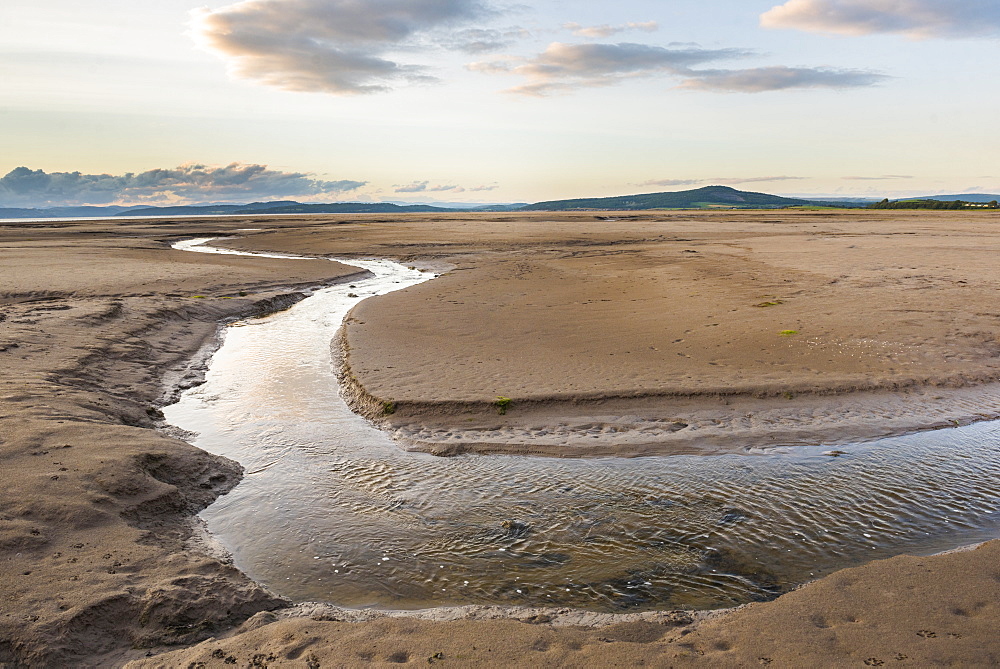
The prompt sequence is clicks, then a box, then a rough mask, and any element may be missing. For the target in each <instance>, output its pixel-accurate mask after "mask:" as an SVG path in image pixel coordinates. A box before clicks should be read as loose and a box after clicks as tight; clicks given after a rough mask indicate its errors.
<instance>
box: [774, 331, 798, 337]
mask: <svg viewBox="0 0 1000 669" xmlns="http://www.w3.org/2000/svg"><path fill="white" fill-rule="evenodd" d="M798 333H799V331H798V330H782V331H781V332H779V333H778V335H779V336H781V337H794V336H795V335H797V334H798Z"/></svg>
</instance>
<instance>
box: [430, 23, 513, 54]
mask: <svg viewBox="0 0 1000 669" xmlns="http://www.w3.org/2000/svg"><path fill="white" fill-rule="evenodd" d="M530 35H531V33H529V32H528V31H527V30H524V29H523V28H508V29H506V30H492V29H487V28H469V29H467V30H460V31H458V32H455V33H453V34H450V35H448V36H447V37H445V38H443V39H442V40H440V41H439V44H440V46H442V47H444V48H446V49H453V50H455V51H464V52H465V53H472V54H476V53H488V52H490V51H499V50H500V49H504V48H506V47H508V46H510V45H512V44H514V43H515V42H516V41H517V40H519V39H524V38H525V37H529V36H530Z"/></svg>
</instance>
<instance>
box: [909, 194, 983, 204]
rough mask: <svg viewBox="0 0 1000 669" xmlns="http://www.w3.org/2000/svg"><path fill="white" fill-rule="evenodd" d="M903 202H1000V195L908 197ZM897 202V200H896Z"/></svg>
mask: <svg viewBox="0 0 1000 669" xmlns="http://www.w3.org/2000/svg"><path fill="white" fill-rule="evenodd" d="M900 199H901V200H937V201H939V202H955V201H956V200H959V201H961V202H992V201H993V200H997V201H998V202H1000V195H995V194H994V195H989V194H986V193H963V194H960V195H924V196H923V197H906V198H900ZM894 201H895V200H894Z"/></svg>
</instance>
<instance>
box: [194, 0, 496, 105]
mask: <svg viewBox="0 0 1000 669" xmlns="http://www.w3.org/2000/svg"><path fill="white" fill-rule="evenodd" d="M494 13H495V12H493V10H491V9H489V8H488V7H487V6H486V5H485V4H483V3H482V2H480V0H243V1H242V2H237V3H235V4H232V5H228V6H225V7H222V8H219V9H216V10H210V9H200V10H196V11H195V12H194V13H193V24H192V32H191V34H192V36H193V37H194V38H195V40H196V41H198V42H199V43H200V44H201V45H202V46H203V47H205V48H207V49H209V50H211V51H214V52H215V53H217V54H219V55H221V56H222V57H223V58H224V59H225V60H226V61H227V63H228V65H229V72H230V75H231V76H233V77H235V78H238V79H247V80H250V81H255V82H258V83H261V84H264V85H266V86H273V87H275V88H281V89H284V90H288V91H299V92H322V93H332V94H336V95H352V94H362V93H377V92H381V91H386V90H389V89H390V88H391V87H392V86H393V85H396V84H398V83H400V82H411V83H412V82H427V81H433V80H434V78H433V77H431V76H430V75H428V74H427V70H426V68H425V67H423V66H421V65H419V64H411V63H401V62H397V61H396V60H392V59H390V57H389V55H388V54H389V52H392V51H400V50H403V51H406V50H412V49H413V47H414V46H416V45H418V44H421V43H423V44H424V46H426V42H428V41H430V42H434V41H435V40H437V41H438V42H439V43H442V44H443V43H446V42H447V41H448V40H447V39H446V35H447V34H448V31H449V30H453V29H459V28H460V27H461V26H462V25H463V24H466V23H469V22H472V21H476V20H482V19H484V18H486V17H488V16H491V15H492V14H494ZM442 33H443V34H442ZM451 40H452V42H453V43H454V44H457V45H464V47H458V48H464V49H465V50H470V49H471V50H473V51H475V50H480V51H482V50H488V49H489V48H493V47H494V46H496V45H500V44H501V42H502V41H503V40H502V35H495V34H493V33H490V32H489V31H481V32H476V31H475V30H474V31H473V32H471V33H470V32H468V31H466V33H465V36H464V37H463V33H462V32H461V31H460V30H459V32H457V33H456V34H455V35H453V36H452V37H451Z"/></svg>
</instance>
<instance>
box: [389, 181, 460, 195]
mask: <svg viewBox="0 0 1000 669" xmlns="http://www.w3.org/2000/svg"><path fill="white" fill-rule="evenodd" d="M430 183H431V182H430V181H414V182H413V183H410V184H396V185H394V186H393V187H392V188H393V190H394V191H395V192H396V193H445V192H451V193H464V192H465V190H466V189H465V188H463V187H462V186H457V185H454V184H446V185H441V186H431V185H430ZM469 190H479V189H478V188H471V189H469Z"/></svg>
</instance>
